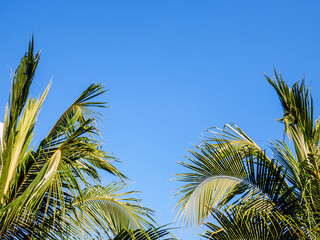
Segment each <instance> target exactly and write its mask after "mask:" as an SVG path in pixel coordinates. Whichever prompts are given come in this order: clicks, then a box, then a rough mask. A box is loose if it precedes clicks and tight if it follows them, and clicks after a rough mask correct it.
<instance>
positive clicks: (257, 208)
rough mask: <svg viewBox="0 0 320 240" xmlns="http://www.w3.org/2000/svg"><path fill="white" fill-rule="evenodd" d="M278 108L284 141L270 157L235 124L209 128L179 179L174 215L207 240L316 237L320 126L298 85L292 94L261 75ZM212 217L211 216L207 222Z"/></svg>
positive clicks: (279, 81)
mask: <svg viewBox="0 0 320 240" xmlns="http://www.w3.org/2000/svg"><path fill="white" fill-rule="evenodd" d="M266 79H267V81H268V82H269V83H270V84H271V86H272V87H273V88H274V89H275V91H276V93H277V95H278V97H279V99H280V102H281V105H282V109H283V116H282V118H281V119H279V120H278V121H280V122H281V123H283V124H284V134H285V136H287V139H288V140H289V142H291V143H292V147H290V145H288V144H287V142H288V140H287V141H285V140H275V141H272V142H271V150H272V154H267V152H266V151H265V149H262V148H260V147H259V145H258V144H257V143H255V142H254V141H253V140H252V139H251V138H250V137H249V136H248V135H246V134H245V132H244V131H243V130H241V129H240V128H239V127H238V126H236V125H235V124H230V125H225V127H224V128H223V129H218V128H211V129H208V130H207V135H206V137H205V138H204V139H203V140H202V141H201V144H200V145H199V146H196V149H195V150H189V152H190V155H191V156H190V157H187V158H188V161H187V162H179V163H180V164H181V165H182V166H184V167H185V168H186V169H188V170H189V171H188V172H186V173H181V174H177V180H179V181H182V182H184V183H185V185H183V186H182V187H180V188H179V189H178V190H177V193H176V195H178V196H180V199H179V201H178V203H177V208H178V209H179V216H180V218H182V221H183V222H184V224H185V226H199V225H201V224H203V223H205V225H206V226H207V228H208V230H207V231H206V232H205V233H204V234H203V235H202V236H203V237H204V238H206V239H319V238H320V227H319V221H320V170H319V168H320V155H319V154H320V152H319V140H320V120H319V119H317V120H314V118H313V99H312V95H311V91H310V89H309V88H307V87H306V86H305V81H304V79H303V80H302V81H301V82H297V83H295V84H294V85H293V87H292V88H290V87H288V85H287V83H286V82H285V81H284V80H283V79H282V76H281V74H278V73H277V72H276V71H275V79H271V78H269V77H268V76H266ZM210 216H211V217H210Z"/></svg>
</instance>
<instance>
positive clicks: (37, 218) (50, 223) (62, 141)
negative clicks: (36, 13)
mask: <svg viewBox="0 0 320 240" xmlns="http://www.w3.org/2000/svg"><path fill="white" fill-rule="evenodd" d="M39 56H40V55H39V53H37V54H35V55H34V53H33V41H31V42H30V44H29V50H28V52H27V53H26V54H25V56H24V57H23V58H22V60H21V62H20V65H19V67H18V68H17V70H16V72H15V73H14V74H13V77H12V86H11V91H10V96H9V102H8V104H7V106H6V112H5V117H4V125H3V134H2V140H1V148H0V226H1V227H0V238H1V239H92V238H96V239H101V238H104V239H105V238H108V239H113V238H114V239H117V240H118V239H122V240H126V239H159V238H160V237H162V236H165V235H168V234H169V232H168V229H167V228H166V227H163V228H155V227H153V223H154V222H153V220H152V218H151V216H152V214H153V211H152V210H151V209H148V208H145V207H142V205H141V204H140V202H139V200H138V199H136V198H134V197H131V196H132V195H133V193H135V192H133V191H131V192H125V191H124V188H125V186H126V185H125V184H124V183H123V181H122V180H124V179H125V178H126V177H125V176H124V175H123V174H122V173H120V172H119V171H118V170H117V169H116V168H115V167H114V166H113V165H112V164H111V163H110V162H111V161H114V160H115V159H114V158H113V157H112V156H110V154H108V153H106V152H105V151H104V150H102V148H101V144H100V142H99V141H98V140H97V137H98V136H99V130H98V128H97V125H96V119H97V117H99V113H98V112H96V111H94V110H93V108H99V107H104V106H105V103H104V102H98V101H96V100H95V98H96V97H98V96H99V95H101V94H102V93H104V92H105V90H104V89H103V87H102V86H101V85H100V84H92V85H90V86H89V87H88V89H86V90H85V91H84V92H83V93H82V94H81V95H80V97H79V98H78V99H77V100H76V101H75V102H74V103H73V104H72V105H71V106H70V107H69V108H68V109H67V110H66V111H65V112H64V113H63V114H62V116H61V117H60V118H59V119H58V121H57V122H56V124H55V125H54V126H53V127H52V129H51V130H50V131H49V133H48V135H47V136H46V138H45V139H43V140H42V141H41V142H40V144H39V146H37V147H36V146H35V145H34V143H33V137H34V131H35V124H36V120H37V116H38V114H39V110H40V108H41V106H42V104H43V102H44V100H45V98H46V95H47V93H48V91H49V88H50V84H49V85H48V87H47V88H46V89H45V91H44V93H43V94H42V96H41V97H40V98H39V99H37V98H33V97H30V96H29V88H30V86H31V84H32V81H33V77H34V73H35V70H36V67H37V65H38V62H39ZM97 169H102V170H104V171H107V172H109V173H111V174H113V175H115V176H117V177H118V179H119V180H120V183H112V184H109V185H108V186H104V187H103V186H100V177H99V174H98V171H97ZM148 229H149V230H148Z"/></svg>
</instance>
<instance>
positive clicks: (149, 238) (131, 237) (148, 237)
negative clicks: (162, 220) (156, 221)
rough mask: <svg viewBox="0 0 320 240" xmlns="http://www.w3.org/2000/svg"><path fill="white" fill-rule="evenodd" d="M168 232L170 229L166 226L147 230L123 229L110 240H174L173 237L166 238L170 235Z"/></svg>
mask: <svg viewBox="0 0 320 240" xmlns="http://www.w3.org/2000/svg"><path fill="white" fill-rule="evenodd" d="M169 230H170V229H169V228H166V226H161V227H158V228H150V229H148V230H142V229H137V230H131V229H123V230H121V232H120V233H119V234H117V236H115V238H113V239H112V240H157V239H159V240H160V239H163V240H176V238H175V237H173V236H170V237H167V236H168V235H171V234H170V232H169ZM164 237H166V238H164Z"/></svg>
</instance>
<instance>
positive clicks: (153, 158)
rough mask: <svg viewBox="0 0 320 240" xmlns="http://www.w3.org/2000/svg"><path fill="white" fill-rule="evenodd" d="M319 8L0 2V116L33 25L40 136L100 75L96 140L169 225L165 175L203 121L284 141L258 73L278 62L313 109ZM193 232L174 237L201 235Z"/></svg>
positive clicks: (187, 239)
mask: <svg viewBox="0 0 320 240" xmlns="http://www.w3.org/2000/svg"><path fill="white" fill-rule="evenodd" d="M319 10H320V4H319V3H318V1H234V0H230V1H222V0H210V1H209V0H202V1H187V0H184V1H178V0H175V1H172V0H154V1H129V0H128V1H45V0H42V1H1V3H0V34H1V38H0V52H1V57H0V78H1V88H0V106H2V107H1V111H0V117H1V118H3V112H4V106H5V104H6V102H7V99H8V90H9V87H10V79H9V75H10V68H12V69H13V70H15V68H16V67H17V65H18V62H19V59H20V58H21V57H22V55H23V54H24V52H25V51H26V49H27V44H28V40H29V38H30V36H31V34H33V33H34V35H35V46H36V49H41V50H42V54H41V60H40V64H39V66H38V72H37V74H36V78H35V81H34V85H33V87H32V90H31V93H32V94H34V95H39V93H40V92H42V91H43V90H44V88H45V86H46V85H47V84H48V82H49V81H50V79H51V78H52V79H53V85H52V87H51V91H50V93H49V96H48V98H47V99H46V102H45V105H44V107H43V109H42V112H41V114H40V116H39V123H38V126H37V131H38V132H37V136H36V137H37V139H40V138H41V137H43V136H45V135H46V132H47V131H49V129H50V126H51V125H52V124H53V123H54V122H55V121H56V120H57V118H58V117H59V115H60V114H61V113H62V112H63V111H64V109H65V108H66V107H67V106H68V105H69V104H71V103H72V101H73V100H74V99H75V98H76V97H77V96H78V95H79V94H80V93H81V91H82V90H84V89H85V88H86V87H87V86H88V85H89V84H90V83H92V82H101V83H103V84H104V85H105V86H106V88H108V89H110V91H108V92H107V93H106V94H105V95H104V99H105V100H106V101H108V102H109V106H110V108H109V109H107V110H105V111H104V114H105V115H106V116H107V120H105V121H103V122H102V123H101V124H100V126H101V132H102V135H103V138H104V141H105V145H104V148H105V149H106V150H107V151H109V152H112V153H114V154H115V155H116V156H118V157H119V159H120V160H121V161H122V162H123V163H122V164H117V167H118V168H119V169H120V170H121V171H123V172H124V173H125V174H126V175H127V176H128V177H130V179H131V180H132V184H131V185H130V189H132V190H140V191H142V192H143V194H141V196H140V197H141V198H142V199H143V204H144V205H146V206H148V207H151V208H153V209H155V210H156V211H157V212H158V214H157V215H156V218H155V219H156V220H157V221H158V222H159V223H160V224H166V223H170V222H173V221H174V217H175V214H176V212H172V209H173V207H174V205H175V204H176V202H177V200H178V198H172V195H173V193H174V190H175V189H176V188H178V187H179V186H181V184H180V183H177V182H174V181H171V180H169V179H171V178H173V174H176V173H180V172H183V171H184V169H183V168H182V167H180V166H179V165H178V164H176V163H175V161H183V160H184V158H183V155H187V154H188V153H187V151H186V148H192V144H198V143H199V139H200V138H201V136H202V131H203V130H205V129H206V128H209V127H213V126H217V127H222V126H223V125H224V124H226V123H231V122H234V123H236V124H237V125H238V126H240V127H241V128H242V129H243V130H244V131H245V132H246V133H247V134H248V135H249V136H251V137H252V138H253V139H254V140H255V141H256V142H257V143H259V144H260V145H261V146H263V147H267V146H268V141H270V140H272V139H274V138H282V131H283V128H282V126H281V124H279V123H277V122H275V121H274V119H277V118H279V117H281V108H280V105H279V102H278V99H277V98H276V96H275V93H274V92H273V90H272V89H271V87H270V86H269V85H268V83H267V81H266V80H265V79H264V76H263V73H266V74H267V75H270V76H272V75H273V67H276V68H277V70H279V71H280V72H281V73H282V74H283V77H284V79H285V80H286V81H287V82H288V83H289V84H293V83H294V82H296V81H297V80H299V79H301V78H302V76H303V75H304V74H305V75H306V81H307V83H311V88H312V92H313V96H314V100H315V101H314V103H315V106H316V107H315V111H316V112H315V113H316V116H318V115H319V110H318V107H317V106H319V103H320V102H319V100H320V94H318V93H319V90H320V71H319V63H320V61H319V60H320V59H319V58H320V45H319V42H320V41H319V40H320V39H319V38H320V31H319V25H320V24H319V23H320V15H319ZM112 180H114V179H113V178H112V177H110V176H109V175H104V180H103V181H104V183H105V184H107V183H108V182H110V181H112ZM176 225H177V226H180V225H181V224H180V223H178V224H174V226H176ZM193 232H196V231H195V230H189V231H188V233H180V231H177V232H176V235H177V237H178V239H184V240H193V239H198V238H197V237H195V236H194V235H192V233H193Z"/></svg>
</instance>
